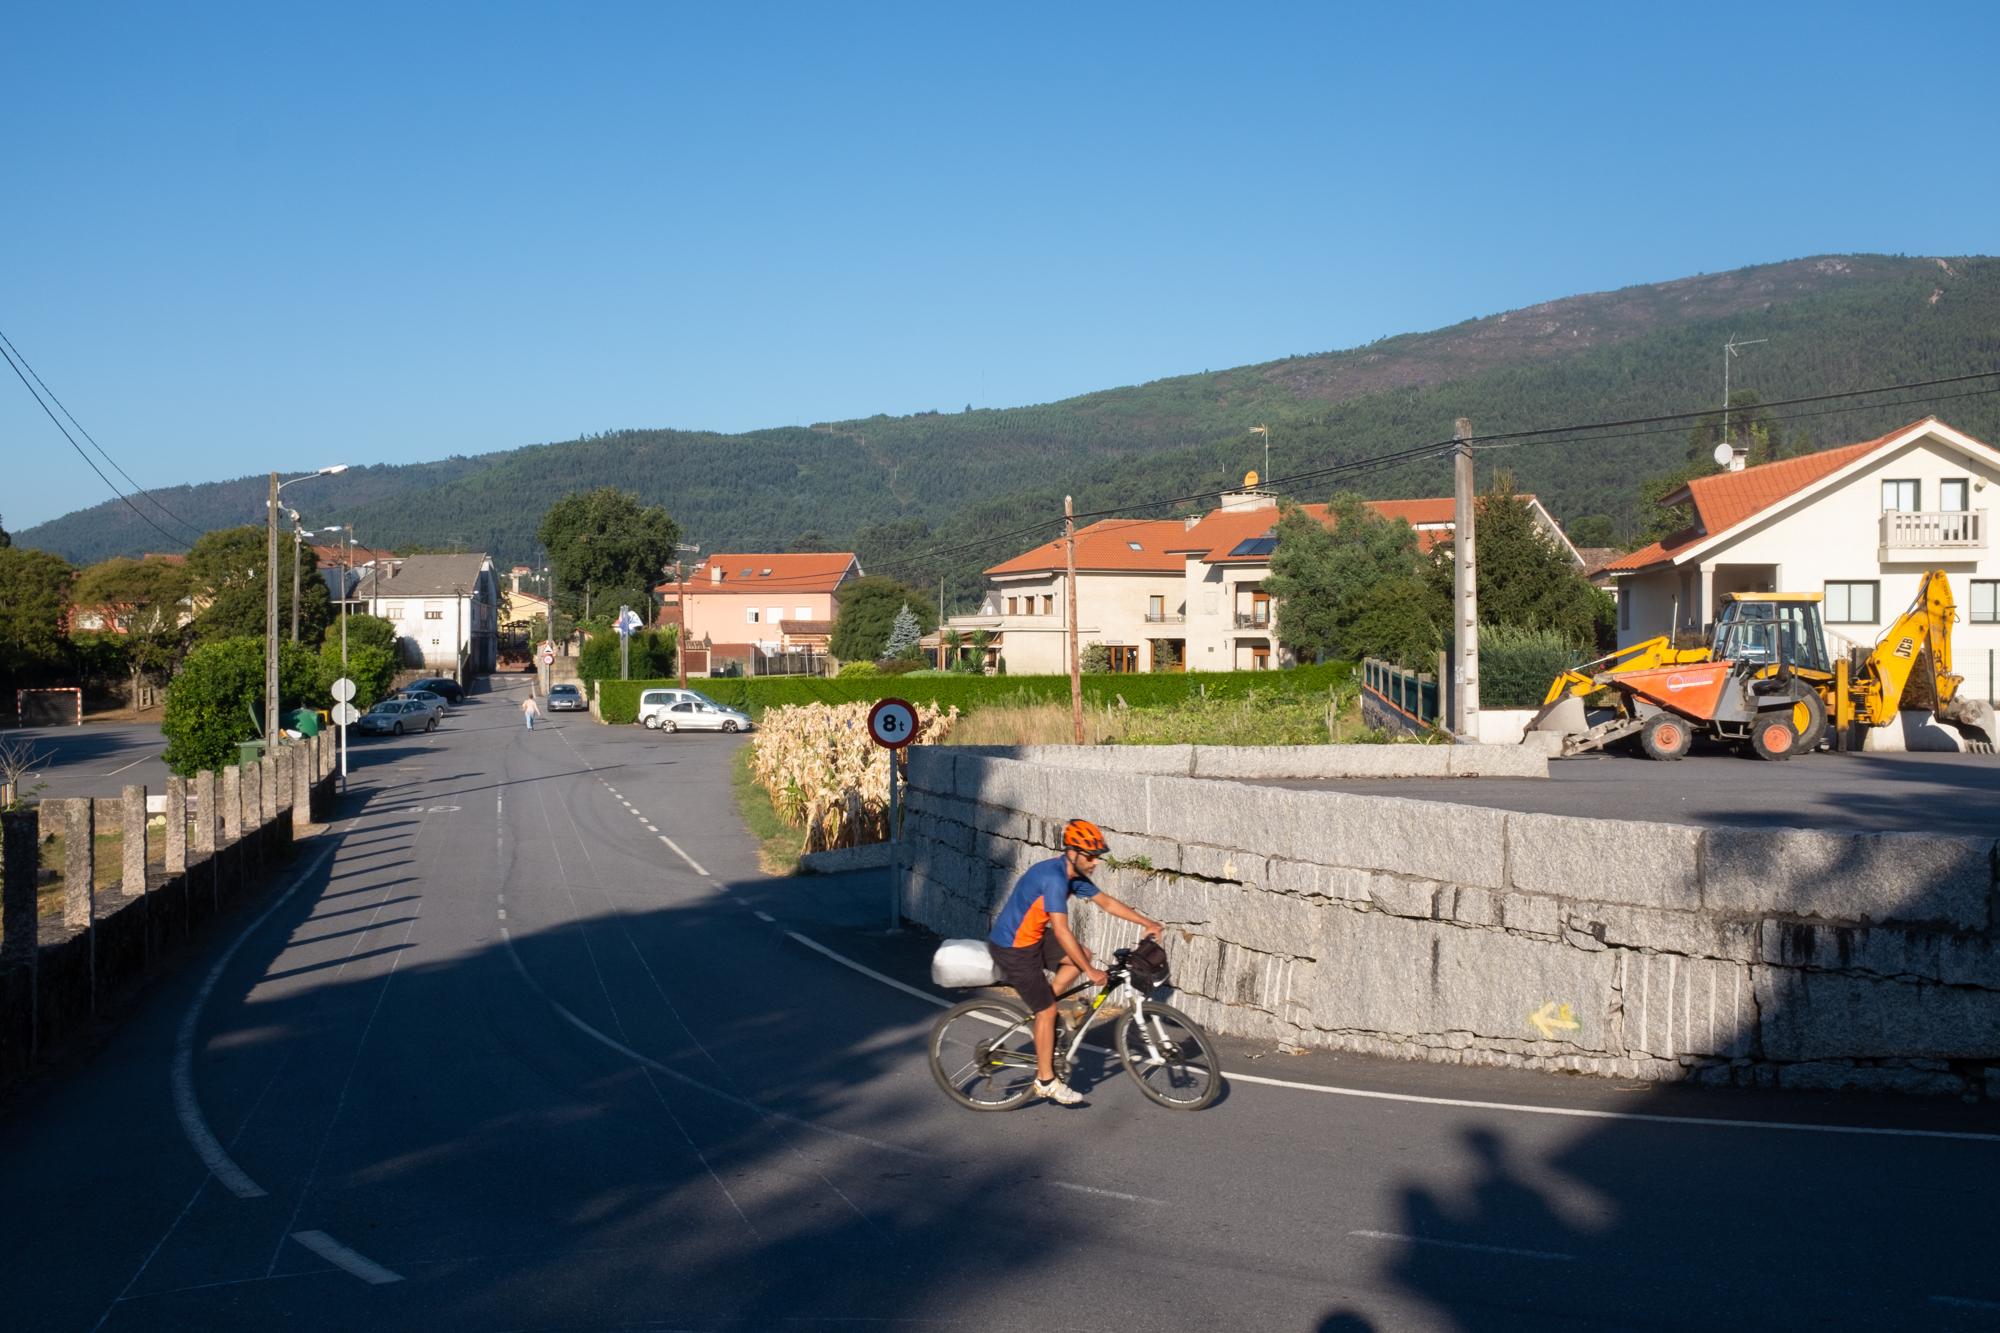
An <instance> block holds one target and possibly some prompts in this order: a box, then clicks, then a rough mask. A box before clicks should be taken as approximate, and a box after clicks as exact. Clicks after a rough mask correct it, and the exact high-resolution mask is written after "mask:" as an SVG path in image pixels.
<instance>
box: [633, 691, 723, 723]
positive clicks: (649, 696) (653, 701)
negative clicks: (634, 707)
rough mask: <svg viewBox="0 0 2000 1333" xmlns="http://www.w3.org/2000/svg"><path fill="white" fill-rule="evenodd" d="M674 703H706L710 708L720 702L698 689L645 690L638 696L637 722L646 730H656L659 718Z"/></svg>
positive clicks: (717, 705)
mask: <svg viewBox="0 0 2000 1333" xmlns="http://www.w3.org/2000/svg"><path fill="white" fill-rule="evenodd" d="M675 704H707V705H708V706H709V707H710V708H720V707H722V705H721V704H719V703H717V702H716V701H715V700H713V699H711V698H709V697H708V696H707V695H705V694H703V693H702V692H701V691H700V690H647V691H645V692H644V693H643V694H641V695H640V696H639V722H640V724H641V725H642V726H644V727H645V728H646V729H647V730H648V731H652V730H656V729H657V728H658V727H659V725H660V719H661V718H663V717H665V716H666V715H667V710H668V709H669V708H672V707H673V706H674V705H675Z"/></svg>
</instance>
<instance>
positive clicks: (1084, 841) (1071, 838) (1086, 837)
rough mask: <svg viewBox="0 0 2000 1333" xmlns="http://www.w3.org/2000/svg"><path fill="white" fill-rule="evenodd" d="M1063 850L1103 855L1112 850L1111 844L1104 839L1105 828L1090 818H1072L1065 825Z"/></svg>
mask: <svg viewBox="0 0 2000 1333" xmlns="http://www.w3.org/2000/svg"><path fill="white" fill-rule="evenodd" d="M1062 845H1063V850H1064V851H1071V852H1082V853H1083V854H1084V855H1085V856H1102V855H1104V854H1105V853H1106V852H1108V851H1110V850H1111V844H1110V843H1108V842H1106V841H1105V840H1104V830H1103V829H1101V828H1099V827H1097V825H1095V824H1093V823H1091V822H1090V821H1089V820H1088V819H1072V820H1070V821H1069V823H1067V824H1064V825H1063V841H1062Z"/></svg>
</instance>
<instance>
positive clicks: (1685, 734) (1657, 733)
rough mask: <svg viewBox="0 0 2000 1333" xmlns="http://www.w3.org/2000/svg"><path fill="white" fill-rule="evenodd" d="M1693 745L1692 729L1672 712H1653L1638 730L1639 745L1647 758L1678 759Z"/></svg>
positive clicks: (1684, 720)
mask: <svg viewBox="0 0 2000 1333" xmlns="http://www.w3.org/2000/svg"><path fill="white" fill-rule="evenodd" d="M1693 745H1694V729H1693V728H1691V727H1690V726H1688V724H1687V721H1686V719H1684V718H1679V717H1675V716H1674V715H1673V714H1672V713H1655V714H1653V715H1652V716H1651V717H1649V718H1647V719H1646V725H1645V726H1644V727H1642V728H1641V729H1640V731H1639V747H1640V748H1641V749H1643V750H1644V751H1645V752H1646V757H1647V758H1648V759H1679V758H1680V757H1681V756H1682V755H1685V754H1686V753H1687V752H1688V750H1689V749H1690V748H1691V747H1692V746H1693Z"/></svg>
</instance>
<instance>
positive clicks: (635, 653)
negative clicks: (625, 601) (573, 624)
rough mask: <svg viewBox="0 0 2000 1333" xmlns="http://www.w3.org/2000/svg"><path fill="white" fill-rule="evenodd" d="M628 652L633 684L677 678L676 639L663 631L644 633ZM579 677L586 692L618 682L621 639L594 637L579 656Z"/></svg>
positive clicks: (608, 635) (636, 637) (607, 635)
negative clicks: (603, 682)
mask: <svg viewBox="0 0 2000 1333" xmlns="http://www.w3.org/2000/svg"><path fill="white" fill-rule="evenodd" d="M627 651H628V652H629V653H630V657H629V659H628V660H627V663H626V666H627V669H628V670H629V671H630V672H631V673H632V674H631V678H632V679H633V680H665V679H666V678H667V677H668V676H671V675H673V674H674V642H673V636H672V635H670V634H668V633H666V632H665V631H663V630H651V629H642V630H640V631H639V632H638V633H636V634H634V635H633V636H632V644H631V647H630V648H629V649H628V650H627ZM576 674H577V675H578V676H580V677H582V678H583V683H584V688H586V689H588V688H589V687H590V686H591V685H593V684H595V683H596V682H598V681H600V680H617V679H618V636H617V635H616V634H613V633H611V632H609V631H606V632H604V633H602V634H593V635H591V636H590V638H589V639H588V640H586V641H585V642H584V645H583V651H582V652H581V653H580V654H578V655H577V662H576Z"/></svg>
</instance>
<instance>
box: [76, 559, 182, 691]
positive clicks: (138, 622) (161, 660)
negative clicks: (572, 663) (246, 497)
mask: <svg viewBox="0 0 2000 1333" xmlns="http://www.w3.org/2000/svg"><path fill="white" fill-rule="evenodd" d="M189 587H190V580H189V577H188V572H187V568H186V566H185V565H180V564H175V563H173V562H171V561H167V560H130V559H127V558H125V557H123V556H114V557H112V558H111V559H109V560H104V561H100V562H98V563H97V564H94V565H92V566H90V567H89V568H88V569H85V570H84V571H83V572H82V573H80V574H78V575H77V579H76V587H75V589H74V590H73V591H72V592H71V594H70V596H71V598H72V600H74V601H75V603H76V604H77V605H78V606H84V607H94V608H104V609H106V610H109V611H112V612H113V613H114V614H115V615H122V616H123V619H124V622H125V634H124V635H123V638H124V643H123V646H122V652H121V654H120V655H121V656H122V657H123V658H124V667H125V669H126V670H130V671H133V672H137V673H140V674H144V675H148V676H151V677H153V678H154V679H156V680H165V679H167V678H169V677H171V676H172V675H173V674H174V672H175V671H177V670H179V668H180V663H181V659H182V658H183V657H184V656H186V654H187V649H188V644H189V641H190V638H191V636H190V634H189V633H188V631H187V629H186V628H185V627H184V626H183V625H182V624H181V617H182V614H183V610H184V608H185V607H186V606H187V604H188V591H189Z"/></svg>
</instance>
